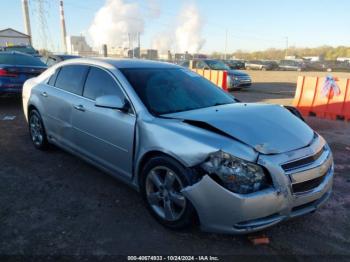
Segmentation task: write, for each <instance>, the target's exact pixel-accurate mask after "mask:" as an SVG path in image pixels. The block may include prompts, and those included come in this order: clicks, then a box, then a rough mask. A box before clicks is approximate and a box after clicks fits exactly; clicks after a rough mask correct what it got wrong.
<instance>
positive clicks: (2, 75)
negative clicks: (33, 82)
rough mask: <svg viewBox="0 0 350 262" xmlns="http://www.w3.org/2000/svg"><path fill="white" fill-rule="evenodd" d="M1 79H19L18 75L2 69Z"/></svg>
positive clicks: (0, 71)
mask: <svg viewBox="0 0 350 262" xmlns="http://www.w3.org/2000/svg"><path fill="white" fill-rule="evenodd" d="M0 77H17V74H15V73H12V72H9V71H7V70H6V69H2V68H0Z"/></svg>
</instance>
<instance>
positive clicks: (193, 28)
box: [175, 4, 205, 53]
mask: <svg viewBox="0 0 350 262" xmlns="http://www.w3.org/2000/svg"><path fill="white" fill-rule="evenodd" d="M180 19H181V22H180V24H179V25H178V27H177V28H176V32H175V37H176V48H177V50H178V51H179V52H182V53H183V52H185V51H188V52H189V53H198V52H199V51H200V50H201V49H202V47H203V45H204V43H205V40H204V39H203V38H202V37H201V33H202V28H203V24H204V22H203V21H202V19H201V16H200V14H199V11H198V9H197V7H196V6H195V5H194V4H192V5H189V6H186V7H185V8H184V9H183V11H182V14H181V16H180Z"/></svg>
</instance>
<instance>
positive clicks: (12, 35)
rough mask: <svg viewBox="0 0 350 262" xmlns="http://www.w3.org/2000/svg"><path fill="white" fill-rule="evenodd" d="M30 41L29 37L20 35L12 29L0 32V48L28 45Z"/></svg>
mask: <svg viewBox="0 0 350 262" xmlns="http://www.w3.org/2000/svg"><path fill="white" fill-rule="evenodd" d="M30 43H31V39H30V36H29V35H26V34H24V33H21V32H19V31H17V30H14V29H12V28H6V29H3V30H0V47H1V46H14V45H30Z"/></svg>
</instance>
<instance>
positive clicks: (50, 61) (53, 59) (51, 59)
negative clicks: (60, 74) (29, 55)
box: [41, 55, 81, 66]
mask: <svg viewBox="0 0 350 262" xmlns="http://www.w3.org/2000/svg"><path fill="white" fill-rule="evenodd" d="M74 58H81V56H78V55H49V56H43V57H42V58H41V61H43V62H44V63H45V64H46V65H47V66H53V65H55V64H57V63H59V62H62V61H66V60H68V59H74Z"/></svg>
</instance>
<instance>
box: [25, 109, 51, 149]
mask: <svg viewBox="0 0 350 262" xmlns="http://www.w3.org/2000/svg"><path fill="white" fill-rule="evenodd" d="M28 127H29V134H30V138H31V140H32V142H33V145H34V146H35V147H36V148H37V149H40V150H45V149H47V148H48V146H49V142H48V141H47V136H46V132H45V127H44V123H43V120H42V118H41V116H40V113H39V112H38V111H37V110H36V109H33V110H31V111H30V112H29V118H28Z"/></svg>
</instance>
